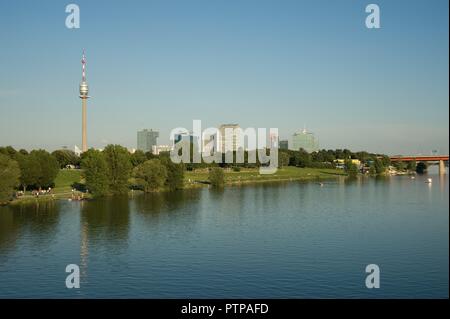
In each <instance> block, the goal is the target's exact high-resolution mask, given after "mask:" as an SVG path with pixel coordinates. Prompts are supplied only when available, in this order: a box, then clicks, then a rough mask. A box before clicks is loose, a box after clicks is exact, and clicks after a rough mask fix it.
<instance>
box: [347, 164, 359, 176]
mask: <svg viewBox="0 0 450 319" xmlns="http://www.w3.org/2000/svg"><path fill="white" fill-rule="evenodd" d="M345 171H346V172H347V174H348V176H349V177H356V176H357V175H358V167H357V166H356V165H355V164H353V163H352V161H351V160H346V161H345Z"/></svg>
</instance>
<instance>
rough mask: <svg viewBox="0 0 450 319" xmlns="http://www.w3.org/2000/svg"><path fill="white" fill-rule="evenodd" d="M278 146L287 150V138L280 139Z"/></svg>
mask: <svg viewBox="0 0 450 319" xmlns="http://www.w3.org/2000/svg"><path fill="white" fill-rule="evenodd" d="M279 146H280V150H287V149H289V142H288V140H281V141H280V145H279Z"/></svg>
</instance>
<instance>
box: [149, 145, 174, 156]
mask: <svg viewBox="0 0 450 319" xmlns="http://www.w3.org/2000/svg"><path fill="white" fill-rule="evenodd" d="M171 150H172V146H170V145H153V147H152V153H153V154H154V155H159V154H160V153H161V152H170V151H171Z"/></svg>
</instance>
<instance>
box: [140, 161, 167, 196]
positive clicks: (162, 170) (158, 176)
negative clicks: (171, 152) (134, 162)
mask: <svg viewBox="0 0 450 319" xmlns="http://www.w3.org/2000/svg"><path fill="white" fill-rule="evenodd" d="M133 175H134V177H135V179H136V184H137V185H139V186H141V187H142V188H143V189H144V192H151V191H157V190H159V189H161V188H162V187H163V186H164V183H165V182H166V179H167V169H166V167H165V166H164V165H163V164H162V163H161V161H160V160H158V159H152V160H148V161H146V162H144V163H143V164H141V165H139V166H137V167H136V168H135V169H134V172H133Z"/></svg>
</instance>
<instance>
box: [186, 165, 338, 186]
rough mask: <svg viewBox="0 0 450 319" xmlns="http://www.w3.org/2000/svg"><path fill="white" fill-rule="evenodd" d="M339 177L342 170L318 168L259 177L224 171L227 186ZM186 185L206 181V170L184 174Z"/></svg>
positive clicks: (246, 172) (254, 171)
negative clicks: (239, 183)
mask: <svg viewBox="0 0 450 319" xmlns="http://www.w3.org/2000/svg"><path fill="white" fill-rule="evenodd" d="M340 175H345V173H344V172H343V171H342V170H338V169H320V168H298V167H291V166H289V167H285V168H281V169H278V170H277V172H276V173H275V174H270V175H261V174H259V170H257V169H242V170H241V171H240V172H234V171H232V170H225V182H226V183H228V184H232V183H238V182H260V181H277V180H286V181H288V180H314V179H326V178H330V177H331V178H332V177H336V176H340ZM185 180H186V182H187V183H189V181H190V182H191V183H192V182H205V181H207V180H208V170H207V169H202V170H195V171H193V172H189V171H188V172H186V173H185Z"/></svg>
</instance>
